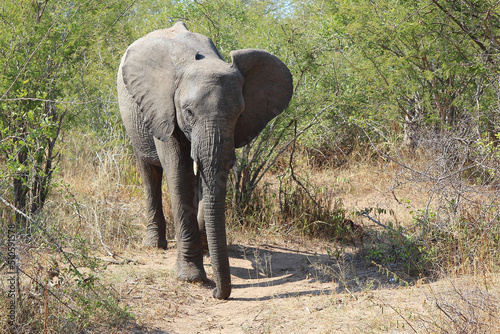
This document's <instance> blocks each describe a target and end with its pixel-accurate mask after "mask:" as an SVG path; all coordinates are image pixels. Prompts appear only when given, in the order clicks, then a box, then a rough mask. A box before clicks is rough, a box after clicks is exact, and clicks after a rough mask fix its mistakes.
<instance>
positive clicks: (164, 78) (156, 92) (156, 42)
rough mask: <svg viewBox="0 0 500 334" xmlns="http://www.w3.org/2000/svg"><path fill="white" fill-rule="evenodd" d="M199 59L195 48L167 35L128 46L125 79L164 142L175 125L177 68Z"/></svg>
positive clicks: (146, 119)
mask: <svg viewBox="0 0 500 334" xmlns="http://www.w3.org/2000/svg"><path fill="white" fill-rule="evenodd" d="M195 58H196V51H195V50H193V49H191V48H189V47H186V46H185V45H184V44H182V43H179V42H177V41H175V40H172V39H169V38H166V37H146V38H141V39H138V40H137V41H135V42H134V43H132V45H130V47H129V48H128V49H127V53H126V55H125V59H124V61H123V65H122V72H123V82H124V83H125V86H126V87H127V90H128V92H129V93H130V95H132V97H133V98H134V100H135V102H136V103H137V105H138V106H139V108H140V110H141V111H142V118H143V122H144V125H145V126H146V128H147V129H148V130H149V131H150V132H151V134H152V135H153V136H155V137H156V138H158V139H160V140H162V141H168V140H169V139H170V136H171V135H172V132H173V131H174V128H175V104H174V93H175V88H176V87H175V86H176V82H175V80H176V68H182V66H183V64H184V63H187V62H189V61H192V60H194V59H195Z"/></svg>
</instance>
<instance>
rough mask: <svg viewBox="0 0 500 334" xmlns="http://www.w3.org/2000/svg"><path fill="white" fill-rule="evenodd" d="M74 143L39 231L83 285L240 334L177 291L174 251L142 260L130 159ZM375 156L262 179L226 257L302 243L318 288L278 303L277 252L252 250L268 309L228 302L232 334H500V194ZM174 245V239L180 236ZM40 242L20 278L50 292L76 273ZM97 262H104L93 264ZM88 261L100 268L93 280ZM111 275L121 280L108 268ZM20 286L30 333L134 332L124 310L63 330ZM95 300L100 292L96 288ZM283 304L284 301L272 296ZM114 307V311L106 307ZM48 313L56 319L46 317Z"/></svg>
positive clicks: (430, 164)
mask: <svg viewBox="0 0 500 334" xmlns="http://www.w3.org/2000/svg"><path fill="white" fill-rule="evenodd" d="M80 136H81V137H80V138H78V139H70V140H67V141H66V142H65V143H64V149H63V151H64V156H63V160H62V162H61V172H60V174H59V175H60V179H59V181H58V182H59V185H58V186H57V188H56V189H55V191H54V192H53V194H52V196H51V197H50V201H49V202H48V203H47V206H46V208H45V210H44V212H43V214H42V215H41V216H40V217H39V219H40V220H41V221H42V222H43V224H44V226H45V227H46V228H49V229H51V230H52V231H57V232H58V233H60V234H58V235H60V236H61V239H60V240H61V241H60V242H61V243H62V244H64V247H65V251H66V252H67V253H68V254H76V255H77V256H75V257H72V259H74V261H77V259H78V261H80V262H79V263H81V265H82V267H85V269H82V272H83V273H84V274H85V275H87V276H84V279H85V278H89V277H90V276H89V275H90V274H94V275H96V277H98V278H99V282H101V283H102V284H103V285H102V286H108V285H110V286H113V289H111V290H110V295H109V298H110V300H114V301H115V302H114V303H115V304H116V305H120V306H121V307H123V306H124V305H127V306H128V307H131V312H132V313H133V314H135V315H136V316H137V322H138V323H139V324H140V325H144V326H152V324H153V326H160V327H161V326H165V328H177V327H175V324H174V323H175V322H176V321H177V322H179V323H182V322H183V321H184V319H191V318H190V317H192V316H193V315H192V314H193V313H192V312H193V311H192V310H198V312H202V313H203V312H205V313H207V314H208V315H207V318H205V320H204V322H203V326H206V328H208V330H207V331H208V332H210V330H219V331H221V332H224V331H225V330H224V328H233V327H231V326H232V325H230V324H229V322H225V321H226V320H225V319H226V318H231V317H233V315H230V314H229V315H227V316H226V317H224V316H219V315H218V313H217V312H222V311H221V310H223V309H224V304H223V303H222V304H221V303H219V302H216V301H214V300H212V299H210V298H208V296H209V295H210V293H209V292H207V288H206V287H202V286H196V285H194V286H193V285H190V284H184V283H180V282H177V281H176V280H175V278H174V275H173V273H172V271H171V267H172V266H173V264H171V263H170V262H169V261H172V258H174V259H175V256H174V255H172V254H173V252H175V251H174V250H169V251H168V252H167V253H163V252H158V251H147V250H144V249H142V247H141V239H142V234H143V232H144V223H145V217H144V214H143V212H144V211H143V210H144V209H143V193H142V184H141V180H140V177H139V174H138V172H137V170H136V168H135V158H134V156H133V154H132V152H131V151H130V149H129V147H128V146H127V145H124V144H122V142H121V139H113V140H111V139H108V140H106V141H104V142H99V141H97V140H96V139H95V138H94V137H91V136H86V135H80ZM82 143H85V145H82ZM370 152H371V151H370V150H369V149H364V150H363V149H361V148H357V149H356V150H354V151H353V153H352V155H351V156H350V157H349V159H348V160H346V161H343V163H342V164H341V165H340V166H337V167H328V168H327V167H324V166H325V165H322V166H323V167H322V168H319V167H317V166H316V165H314V164H317V159H316V160H315V161H314V164H312V163H311V162H310V161H309V160H310V159H309V158H308V156H307V155H298V156H297V155H296V158H295V159H296V160H295V161H294V162H295V167H294V173H295V175H294V177H295V178H296V180H294V179H293V177H291V175H290V171H289V170H288V171H287V170H286V166H287V163H284V164H283V166H282V169H279V168H278V169H276V170H274V174H269V175H267V176H266V178H265V179H264V183H263V184H262V185H261V186H260V187H259V188H258V189H257V193H256V194H257V195H258V196H257V197H255V199H254V201H253V202H252V205H253V207H250V208H246V210H247V211H244V212H245V214H246V216H245V217H243V219H241V217H239V218H238V219H234V220H232V221H231V222H230V223H229V240H230V244H232V245H234V246H231V247H240V246H245V245H248V244H249V243H252V242H253V243H257V244H260V245H262V244H273V243H277V244H282V243H284V246H283V247H284V248H287V249H295V247H297V248H298V247H304V245H306V244H307V245H310V246H307V247H309V248H314V247H316V248H314V249H315V250H314V252H315V253H316V252H317V254H320V255H321V256H323V259H325V260H324V261H319V262H314V261H313V262H311V263H308V264H307V266H306V269H303V268H302V267H300V268H299V269H297V268H296V272H297V273H300V275H302V276H300V275H299V276H300V280H299V282H304V284H309V283H308V282H322V283H321V284H323V285H322V287H321V288H318V289H317V290H316V291H318V293H312V294H301V293H299V294H296V295H294V294H293V293H290V294H286V296H287V297H286V298H284V297H283V296H285V294H284V293H283V292H279V293H278V292H276V291H274V290H272V289H273V288H274V283H272V282H273V280H274V279H276V278H280V277H281V275H283V273H281V271H280V270H281V269H280V267H279V265H277V264H276V263H275V262H274V261H275V260H276V256H277V255H276V253H274V254H271V253H266V252H259V251H258V249H259V248H258V247H256V248H255V249H254V250H253V251H252V252H250V253H248V256H247V257H242V259H241V260H242V261H247V262H251V263H252V265H253V267H251V268H248V269H247V271H246V275H247V276H249V277H251V276H252V275H254V276H255V275H257V276H259V277H260V278H259V281H251V282H252V283H249V282H246V281H244V282H242V283H241V284H242V285H245V286H246V285H247V284H249V288H248V289H259V288H269V289H270V291H271V292H270V295H271V297H269V298H267V297H263V298H262V300H260V301H259V300H254V301H253V302H248V301H245V300H242V301H239V302H237V301H233V302H234V304H232V305H233V306H232V308H234V311H235V312H239V313H238V314H237V315H234V317H240V318H238V319H240V320H241V321H240V323H239V325H238V327H237V328H238V330H241V331H243V332H261V333H266V332H273V333H274V332H296V331H301V332H304V331H310V332H339V333H340V332H360V331H362V332H373V333H382V332H391V331H398V332H404V333H406V332H408V333H412V332H418V333H420V332H427V333H454V332H460V333H493V332H496V331H498V330H499V326H500V322H499V310H498V306H497V305H498V302H499V300H498V299H499V292H500V291H499V285H498V284H499V283H500V282H499V280H498V274H497V272H498V264H499V263H500V262H499V254H498V253H499V252H498V249H499V247H498V242H499V241H498V235H499V231H498V230H497V229H498V227H497V226H498V224H497V222H498V208H497V207H496V206H495V205H498V190H496V188H494V187H491V186H490V184H483V183H476V184H474V183H473V182H472V183H471V182H470V180H464V181H463V182H461V183H457V182H458V180H459V179H458V178H457V179H456V180H451V181H450V180H449V179H447V180H446V182H444V181H442V180H439V178H436V175H438V174H433V173H435V170H436V168H437V167H439V168H442V165H439V164H437V163H436V159H435V156H433V155H432V154H431V153H429V152H425V151H423V152H419V155H415V154H414V153H412V152H407V151H404V150H400V151H398V150H397V149H396V148H394V152H395V153H394V155H393V157H395V158H397V162H395V161H394V160H390V159H387V158H384V156H383V155H381V154H375V155H374V154H372V153H370ZM285 160H286V159H285ZM415 171H424V172H425V173H424V172H422V173H420V174H418V173H415ZM451 171H452V172H453V170H451ZM297 180H298V181H299V182H297ZM455 181H457V182H455ZM299 183H300V184H299ZM441 191H442V192H441ZM458 192H461V194H462V198H461V202H459V204H460V205H457V206H455V207H453V206H451V204H452V203H453V201H452V199H454V200H455V201H456V199H457V198H459V199H460V197H457V193H458ZM164 194H165V196H164V206H165V208H166V210H165V212H166V214H167V216H170V215H171V213H170V210H169V205H170V204H169V200H168V191H167V190H166V189H165V191H164ZM464 198H465V199H466V200H464ZM455 203H456V202H455ZM485 203H487V204H488V205H489V206H485V205H484V204H485ZM316 204H320V206H321V210H318V208H315V207H314V206H315V205H316ZM367 208H368V209H371V211H369V212H370V215H371V217H372V218H373V219H375V220H377V221H378V222H380V223H382V224H384V225H387V226H389V225H390V226H392V229H393V230H388V229H384V228H382V227H381V226H379V225H377V224H375V223H373V222H372V221H371V220H369V219H367V218H366V217H365V216H360V215H359V212H360V211H363V210H365V209H367ZM230 210H231V208H230ZM229 212H230V213H231V212H232V211H229ZM233 213H234V212H233ZM233 218H234V217H233ZM242 221H244V224H242ZM346 222H351V223H352V225H350V224H351V223H349V225H348V226H350V227H351V228H352V227H359V228H360V229H361V230H360V231H358V232H359V233H358V232H357V234H352V235H351V237H350V239H348V238H346V239H344V240H343V241H344V242H346V241H349V242H351V243H353V244H354V246H352V247H351V248H350V251H347V248H346V246H345V244H343V243H340V242H339V240H342V239H341V238H339V235H342V233H343V232H352V230H349V229H348V228H347V225H343V224H346ZM335 224H336V225H335ZM320 226H321V228H319V227H320ZM324 226H329V228H324ZM332 227H334V228H332ZM391 231H395V232H391ZM169 235H170V238H172V236H173V228H172V226H170V230H169ZM34 237H35V238H34V239H35V240H38V241H37V242H38V243H37V244H36V245H37V247H33V248H29V247H28V248H26V249H25V250H23V251H24V252H25V254H24V257H25V258H36V260H35V261H34V262H33V263H34V264H36V265H37V266H38V267H34V266H33V267H30V266H29V265H28V264H27V262H25V264H24V263H23V265H24V266H25V268H29V270H30V271H29V272H28V271H27V273H30V275H32V276H33V278H34V279H35V280H37V281H39V282H41V283H43V282H48V280H49V279H50V277H49V276H48V274H47V272H48V270H50V268H52V265H53V264H54V263H56V264H58V265H59V266H60V268H63V269H67V268H69V267H70V264H69V263H68V261H67V260H66V259H64V256H63V254H62V253H60V252H59V251H58V250H54V249H51V246H53V245H51V244H50V242H48V241H47V240H46V239H44V237H43V235H42V236H39V238H38V239H36V236H34ZM43 240H45V241H44V242H41V241H43ZM79 242H80V243H79ZM47 245H48V246H47ZM312 245H314V246H312ZM421 247H423V248H421ZM378 251H380V252H381V253H380V254H382V255H381V256H380V257H379V258H377V257H376V256H375V255H376V254H375V253H376V252H378ZM270 254H271V255H270ZM377 254H378V253H377ZM94 256H96V257H97V258H101V259H104V260H105V261H99V260H95V258H94ZM405 256H411V257H414V258H416V257H419V256H425V257H426V261H428V262H426V263H427V264H426V265H432V266H433V267H432V268H427V269H432V270H431V271H430V272H424V271H420V272H419V271H418V270H417V274H416V276H415V274H412V275H413V276H412V275H409V274H408V271H407V270H406V269H405V267H404V261H405V260H404V259H405V258H404V257H405ZM411 257H410V258H411ZM128 258H132V259H134V260H137V262H135V263H136V266H135V267H134V264H133V263H134V262H132V263H130V264H126V263H127V262H128V261H127V259H128ZM374 259H375V260H377V259H379V260H380V261H378V262H377V261H376V262H377V263H378V265H379V266H378V267H376V266H373V265H372V264H371V260H374ZM93 261H95V268H91V266H92V263H94V262H93ZM110 261H111V262H110ZM165 263H166V264H165ZM106 265H108V266H115V267H112V268H111V269H110V268H106ZM301 265H302V266H303V264H301ZM301 268H302V269H301ZM209 270H210V267H208V270H207V271H209ZM303 270H306V271H307V273H303V272H302V271H303ZM419 273H420V276H419V275H418V274H419ZM428 274H432V275H431V276H430V277H432V280H434V281H432V280H431V281H432V282H431V283H425V284H423V282H426V281H425V279H424V278H425V277H424V276H427V275H428ZM64 275H66V276H64ZM64 275H63V274H59V275H57V276H60V277H61V278H62V277H64V278H65V279H66V282H64V284H66V285H64V287H65V288H66V289H67V291H79V293H80V294H74V295H72V297H70V299H69V300H70V302H69V304H68V305H72V306H73V307H76V308H83V306H82V304H78V302H77V299H78V298H81V301H82V303H83V302H84V301H85V300H87V301H92V300H94V301H95V299H94V297H92V296H91V295H87V294H86V293H87V292H85V291H87V290H82V289H81V287H79V286H78V281H77V280H75V277H74V275H72V274H71V273H70V272H66V273H65V274H64ZM209 275H210V274H209ZM281 279H283V278H281ZM283 281H284V282H285V283H283V284H287V283H286V282H287V281H286V280H283ZM405 281H406V282H408V286H407V287H404V286H405V284H404V282H405ZM401 282H403V284H401ZM292 283H294V281H292ZM396 283H399V284H396ZM21 286H23V287H24V288H23V289H24V290H22V294H23V296H31V295H33V296H34V297H29V298H28V299H27V300H28V301H29V303H27V304H25V306H26V309H25V310H26V311H23V314H24V315H23V316H25V318H23V319H25V320H26V323H27V324H31V326H32V327H31V328H37V329H43V326H44V325H45V326H47V324H48V328H49V329H52V330H53V331H66V332H71V331H72V330H75V328H77V327H78V326H77V325H74V326H76V327H71V326H70V325H68V324H70V323H71V324H75V323H76V324H78V322H79V321H82V322H85V321H87V322H85V323H87V324H88V321H90V320H89V319H93V320H95V321H96V322H103V323H106V321H107V320H106V319H109V321H110V323H109V324H108V325H104V327H102V328H107V329H103V331H108V330H110V331H111V329H109V328H112V327H113V326H122V324H123V321H124V320H123V319H126V316H124V315H123V314H122V313H120V312H121V311H119V309H118V308H113V307H114V306H113V307H111V306H110V307H109V308H108V309H107V311H98V309H99V310H103V309H102V308H91V309H89V312H90V313H92V312H94V313H92V314H89V315H88V316H87V318H86V319H87V320H82V319H83V318H82V319H80V320H78V319H73V320H72V321H74V322H67V323H66V325H62V323H63V322H64V321H65V320H64V319H68V318H65V317H62V318H61V317H57V316H55V315H56V314H57V312H59V313H64V312H65V311H64V309H65V308H67V307H66V306H65V305H64V304H62V303H61V302H60V301H59V300H58V299H56V298H55V297H51V296H49V298H48V299H47V302H46V301H45V297H44V295H43V291H44V290H43V284H42V285H40V284H37V283H35V281H34V280H30V279H28V278H27V277H24V276H23V279H22V281H21ZM284 286H286V285H284ZM79 289H80V290H79ZM92 289H95V290H94V291H102V290H100V289H101V288H100V285H97V286H95V287H93V288H92ZM92 289H91V290H92ZM91 290H88V291H89V293H90V294H92V292H91ZM4 291H5V289H4ZM54 291H55V292H56V295H57V296H60V297H61V298H64V297H65V293H64V292H62V290H57V288H54ZM277 294H278V295H279V296H282V297H273V296H276V295H277ZM82 296H83V298H82ZM0 300H2V301H3V303H0V307H3V308H5V307H6V303H5V302H6V299H5V298H4V299H1V298H0ZM30 303H31V304H30ZM115 304H113V303H111V301H110V304H109V305H115ZM46 306H47V307H48V310H49V311H48V316H47V317H46V318H45V315H44V310H45V307H46ZM238 308H241V309H240V310H239V311H238ZM28 310H29V311H28ZM247 310H249V313H248V314H247V313H245V312H246V311H247ZM250 311H251V312H250ZM99 312H101V313H99ZM211 312H214V313H213V314H212V313H211ZM252 312H253V313H252ZM66 314H67V312H66ZM109 314H115V315H116V317H114V318H113V317H110V316H109ZM244 316H247V318H248V319H245V318H244ZM112 319H114V320H112ZM119 319H122V320H119ZM159 319H163V320H161V321H160V320H159ZM222 324H225V325H222ZM2 326H3V325H2ZM65 326H66V327H65ZM106 326H107V327H106ZM224 326H226V327H224ZM204 328H205V327H204Z"/></svg>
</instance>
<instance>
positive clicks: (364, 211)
mask: <svg viewBox="0 0 500 334" xmlns="http://www.w3.org/2000/svg"><path fill="white" fill-rule="evenodd" d="M358 216H360V217H363V216H364V217H366V218H368V219H370V220H371V221H372V222H374V223H376V224H378V225H380V226H382V227H383V228H388V229H393V228H392V227H390V226H387V225H384V224H382V223H381V222H379V221H378V220H376V219H375V218H372V217H370V215H369V214H368V209H365V210H363V211H361V212H360V213H359V214H358Z"/></svg>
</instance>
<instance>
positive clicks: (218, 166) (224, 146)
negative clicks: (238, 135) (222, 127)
mask: <svg viewBox="0 0 500 334" xmlns="http://www.w3.org/2000/svg"><path fill="white" fill-rule="evenodd" d="M207 128H212V129H213V127H207ZM205 138H206V140H205V141H204V142H202V143H200V145H199V147H198V149H196V153H195V154H194V155H195V156H196V157H194V158H195V159H196V160H197V161H198V164H199V167H200V171H199V172H200V177H201V182H202V184H201V185H202V192H203V209H204V218H205V229H206V233H207V242H208V250H209V253H210V259H211V262H212V268H213V271H214V275H215V283H216V289H215V290H214V297H215V298H217V299H227V298H228V297H229V295H230V294H231V275H230V271H229V259H228V252H227V240H226V224H225V222H226V214H225V200H226V185H227V176H228V173H229V169H230V167H231V164H232V162H233V160H232V159H233V157H234V140H233V136H232V135H230V134H229V135H224V134H222V133H221V131H219V130H218V129H217V128H215V130H213V131H211V132H209V133H208V134H206V136H205Z"/></svg>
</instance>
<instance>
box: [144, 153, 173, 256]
mask: <svg viewBox="0 0 500 334" xmlns="http://www.w3.org/2000/svg"><path fill="white" fill-rule="evenodd" d="M137 162H138V165H139V170H140V172H141V176H142V180H143V183H144V192H145V197H146V216H147V229H146V236H145V237H144V239H143V244H144V245H145V246H150V247H158V248H163V249H167V237H166V232H167V223H166V220H165V216H164V214H163V207H162V194H161V184H162V176H163V168H162V167H160V166H156V165H152V164H149V163H147V162H145V161H143V160H141V159H137Z"/></svg>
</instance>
